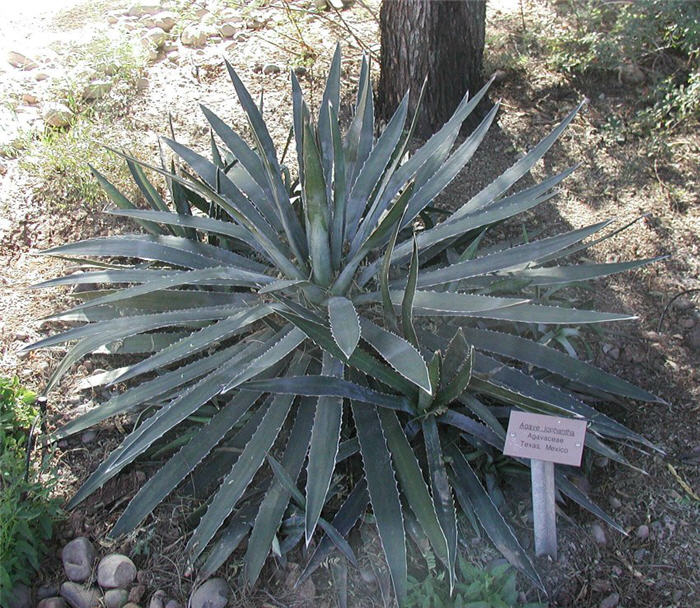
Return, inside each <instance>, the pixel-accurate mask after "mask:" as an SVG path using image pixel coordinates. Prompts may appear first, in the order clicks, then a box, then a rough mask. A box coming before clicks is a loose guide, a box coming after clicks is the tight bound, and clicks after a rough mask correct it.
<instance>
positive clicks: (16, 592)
mask: <svg viewBox="0 0 700 608" xmlns="http://www.w3.org/2000/svg"><path fill="white" fill-rule="evenodd" d="M3 608H5V606H3ZM6 608H32V590H31V589H30V588H29V587H27V586H26V585H22V584H21V583H20V584H18V585H15V586H14V587H12V591H10V598H9V599H8V601H7V607H6Z"/></svg>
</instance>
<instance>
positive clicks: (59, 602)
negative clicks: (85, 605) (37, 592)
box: [36, 597, 66, 608]
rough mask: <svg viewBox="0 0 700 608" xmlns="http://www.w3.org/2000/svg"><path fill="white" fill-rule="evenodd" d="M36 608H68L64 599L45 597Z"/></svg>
mask: <svg viewBox="0 0 700 608" xmlns="http://www.w3.org/2000/svg"><path fill="white" fill-rule="evenodd" d="M36 608H66V600H64V599H63V598H62V597H45V598H44V599H43V600H41V601H40V602H39V603H38V604H37V605H36Z"/></svg>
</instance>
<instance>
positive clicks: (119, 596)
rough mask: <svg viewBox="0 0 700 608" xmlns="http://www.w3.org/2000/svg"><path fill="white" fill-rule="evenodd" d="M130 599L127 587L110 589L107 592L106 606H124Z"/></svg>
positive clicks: (117, 607) (120, 607)
mask: <svg viewBox="0 0 700 608" xmlns="http://www.w3.org/2000/svg"><path fill="white" fill-rule="evenodd" d="M128 601H129V594H128V593H127V591H126V589H110V590H109V591H106V592H105V597H104V604H105V608H122V607H123V606H124V604H126V603H127V602H128Z"/></svg>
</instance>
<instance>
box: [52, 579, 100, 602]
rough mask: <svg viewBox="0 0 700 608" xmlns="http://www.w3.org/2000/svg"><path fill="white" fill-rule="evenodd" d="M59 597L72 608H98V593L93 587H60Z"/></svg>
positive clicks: (71, 584)
mask: <svg viewBox="0 0 700 608" xmlns="http://www.w3.org/2000/svg"><path fill="white" fill-rule="evenodd" d="M61 596H62V597H63V599H65V600H66V602H68V604H69V605H70V606H72V608H100V606H101V603H102V602H101V599H102V598H101V597H100V592H99V591H98V590H97V589H96V588H95V587H83V586H82V585H81V584H79V583H72V582H70V581H69V582H66V583H63V584H62V585H61Z"/></svg>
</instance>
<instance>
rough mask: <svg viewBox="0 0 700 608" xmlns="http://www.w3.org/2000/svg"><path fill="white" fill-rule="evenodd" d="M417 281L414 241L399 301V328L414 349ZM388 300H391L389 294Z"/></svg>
mask: <svg viewBox="0 0 700 608" xmlns="http://www.w3.org/2000/svg"><path fill="white" fill-rule="evenodd" d="M417 279H418V248H417V247H416V241H415V239H414V240H413V255H412V256H411V265H410V266H409V267H408V279H407V280H406V288H405V289H404V292H403V298H402V300H401V328H402V330H403V335H404V337H405V338H406V340H408V341H409V342H410V343H411V344H413V346H415V347H416V348H418V338H417V337H416V330H415V329H414V328H413V300H414V298H415V295H416V281H417ZM389 298H391V293H390V294H389ZM436 388H437V387H436Z"/></svg>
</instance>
